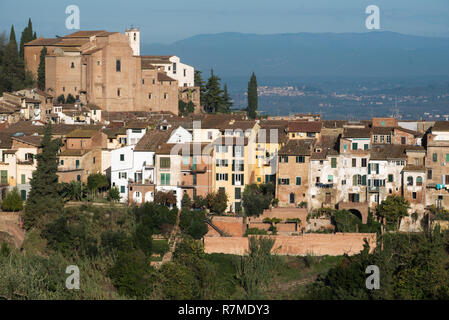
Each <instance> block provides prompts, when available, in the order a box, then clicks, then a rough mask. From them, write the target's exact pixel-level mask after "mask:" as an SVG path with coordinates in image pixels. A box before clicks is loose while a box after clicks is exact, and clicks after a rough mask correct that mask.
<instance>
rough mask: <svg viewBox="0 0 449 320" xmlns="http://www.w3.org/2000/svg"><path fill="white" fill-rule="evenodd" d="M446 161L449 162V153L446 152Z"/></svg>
mask: <svg viewBox="0 0 449 320" xmlns="http://www.w3.org/2000/svg"><path fill="white" fill-rule="evenodd" d="M446 162H449V153H446Z"/></svg>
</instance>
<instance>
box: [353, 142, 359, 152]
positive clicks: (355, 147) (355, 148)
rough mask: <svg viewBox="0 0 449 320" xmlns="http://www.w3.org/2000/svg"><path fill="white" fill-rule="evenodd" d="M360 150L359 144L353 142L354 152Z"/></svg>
mask: <svg viewBox="0 0 449 320" xmlns="http://www.w3.org/2000/svg"><path fill="white" fill-rule="evenodd" d="M357 149H358V144H357V142H353V143H352V150H357Z"/></svg>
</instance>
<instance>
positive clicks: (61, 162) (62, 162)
mask: <svg viewBox="0 0 449 320" xmlns="http://www.w3.org/2000/svg"><path fill="white" fill-rule="evenodd" d="M3 162H4V161H3ZM59 164H60V165H61V166H63V165H64V160H60V161H59Z"/></svg>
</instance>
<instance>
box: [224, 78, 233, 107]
mask: <svg viewBox="0 0 449 320" xmlns="http://www.w3.org/2000/svg"><path fill="white" fill-rule="evenodd" d="M232 104H233V103H232V99H231V97H230V96H229V93H228V86H227V85H226V83H225V85H224V88H223V110H224V112H229V111H230V109H231V107H232Z"/></svg>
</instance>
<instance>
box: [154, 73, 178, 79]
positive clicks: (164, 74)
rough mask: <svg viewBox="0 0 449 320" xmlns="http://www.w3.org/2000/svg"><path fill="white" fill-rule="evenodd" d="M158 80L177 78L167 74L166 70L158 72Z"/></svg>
mask: <svg viewBox="0 0 449 320" xmlns="http://www.w3.org/2000/svg"><path fill="white" fill-rule="evenodd" d="M157 81H176V80H175V79H173V78H170V77H169V76H167V74H166V73H165V72H158V73H157Z"/></svg>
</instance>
